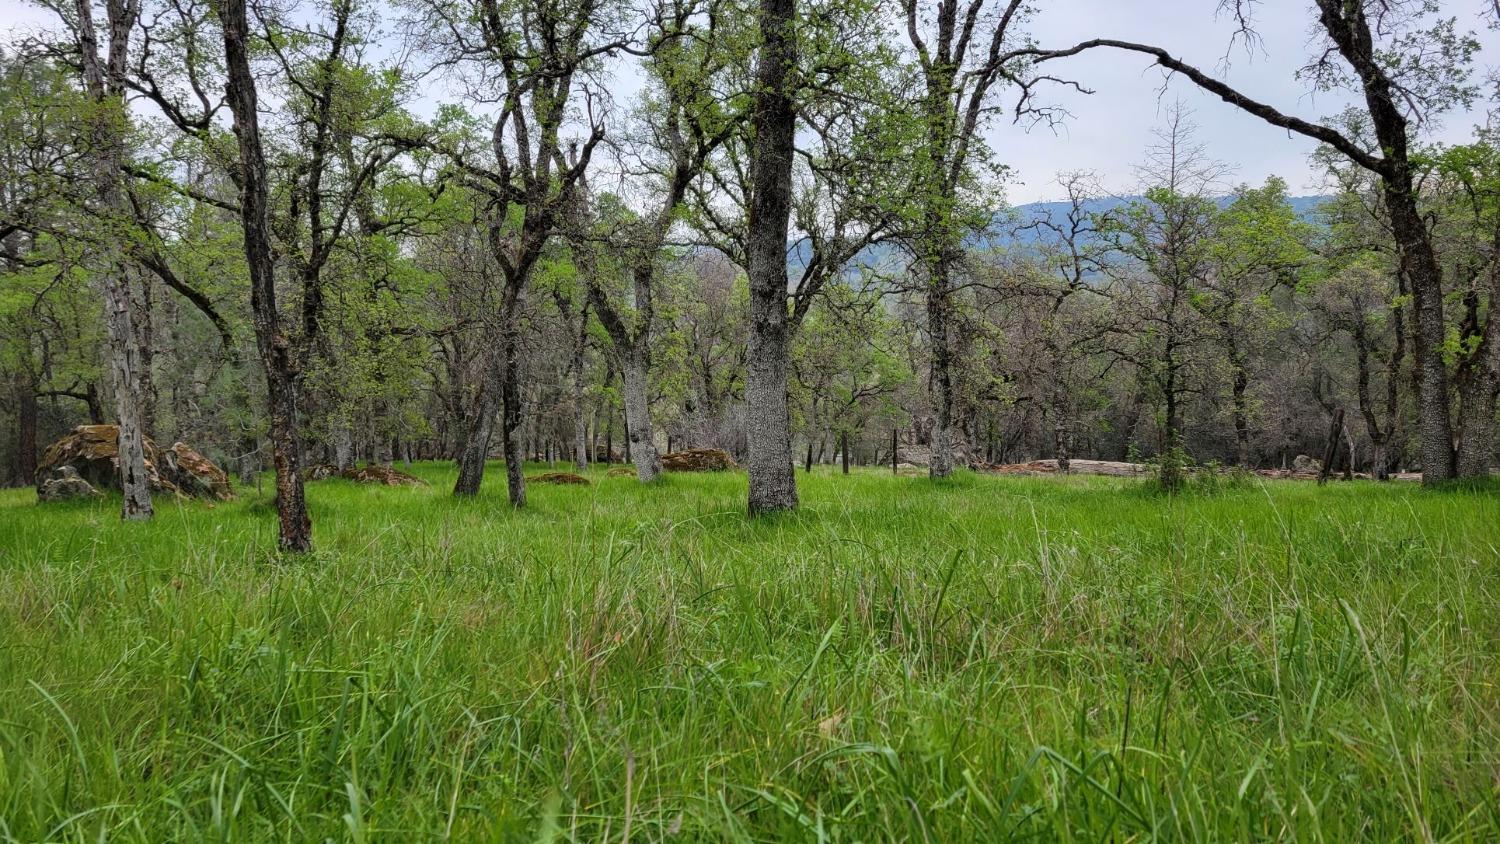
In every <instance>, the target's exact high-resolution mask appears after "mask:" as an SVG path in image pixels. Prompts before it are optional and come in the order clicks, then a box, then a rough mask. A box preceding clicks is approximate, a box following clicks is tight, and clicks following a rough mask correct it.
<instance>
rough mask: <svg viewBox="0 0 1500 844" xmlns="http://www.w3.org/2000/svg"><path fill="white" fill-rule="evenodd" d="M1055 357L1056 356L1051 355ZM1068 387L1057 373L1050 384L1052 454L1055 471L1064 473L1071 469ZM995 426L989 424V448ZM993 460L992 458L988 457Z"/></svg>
mask: <svg viewBox="0 0 1500 844" xmlns="http://www.w3.org/2000/svg"><path fill="white" fill-rule="evenodd" d="M1053 359H1054V360H1056V359H1057V357H1056V356H1054V357H1053ZM1069 404H1070V402H1069V401H1068V389H1067V386H1066V385H1064V384H1063V381H1062V378H1061V375H1060V374H1059V376H1058V379H1057V381H1056V382H1055V383H1054V384H1053V385H1052V454H1053V456H1054V457H1056V458H1057V471H1059V472H1061V473H1063V474H1064V475H1066V474H1069V473H1071V472H1072V471H1073V464H1072V462H1071V460H1072V453H1071V452H1072V448H1071V446H1072V442H1071V440H1072V431H1071V428H1072V426H1071V425H1070V424H1069V422H1070V419H1069V410H1068V406H1069ZM994 439H995V428H994V425H993V424H992V425H991V426H990V446H989V448H990V450H991V451H992V452H993V451H994V448H995V444H994ZM990 462H994V458H991V459H990Z"/></svg>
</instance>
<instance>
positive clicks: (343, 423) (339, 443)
mask: <svg viewBox="0 0 1500 844" xmlns="http://www.w3.org/2000/svg"><path fill="white" fill-rule="evenodd" d="M336 424H337V426H338V427H336V428H335V429H334V431H333V465H334V466H336V467H338V470H339V471H340V472H342V471H343V470H345V469H348V468H349V467H351V466H353V465H354V428H353V426H352V425H350V424H349V421H348V420H340V421H339V422H337V423H336Z"/></svg>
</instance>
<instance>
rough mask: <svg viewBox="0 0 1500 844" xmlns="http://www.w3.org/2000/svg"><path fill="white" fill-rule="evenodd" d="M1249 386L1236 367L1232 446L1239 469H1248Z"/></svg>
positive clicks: (1241, 370)
mask: <svg viewBox="0 0 1500 844" xmlns="http://www.w3.org/2000/svg"><path fill="white" fill-rule="evenodd" d="M1249 386H1250V378H1249V376H1248V375H1246V373H1245V370H1244V368H1242V367H1240V366H1238V365H1237V366H1236V367H1235V370H1234V387H1233V392H1234V410H1233V414H1234V446H1235V449H1234V450H1235V463H1236V465H1238V466H1239V467H1240V468H1241V469H1249V468H1250V412H1249V402H1248V400H1247V399H1246V393H1247V392H1248V389H1249Z"/></svg>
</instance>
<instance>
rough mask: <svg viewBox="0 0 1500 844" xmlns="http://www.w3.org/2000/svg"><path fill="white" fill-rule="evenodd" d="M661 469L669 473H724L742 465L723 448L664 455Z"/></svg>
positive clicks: (699, 449)
mask: <svg viewBox="0 0 1500 844" xmlns="http://www.w3.org/2000/svg"><path fill="white" fill-rule="evenodd" d="M661 467H662V468H663V469H665V470H666V471H668V472H723V471H727V470H729V469H738V468H740V464H738V463H736V462H734V458H733V457H730V456H729V452H727V451H725V450H724V449H722V448H690V449H688V450H686V451H674V452H672V453H671V454H663V455H662V457H661Z"/></svg>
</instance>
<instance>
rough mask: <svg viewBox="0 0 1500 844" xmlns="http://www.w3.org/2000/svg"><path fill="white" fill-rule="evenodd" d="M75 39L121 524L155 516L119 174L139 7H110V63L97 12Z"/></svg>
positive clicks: (116, 1) (80, 9) (116, 2)
mask: <svg viewBox="0 0 1500 844" xmlns="http://www.w3.org/2000/svg"><path fill="white" fill-rule="evenodd" d="M75 8H76V10H77V13H78V20H77V23H76V26H77V36H78V47H79V50H80V56H81V60H82V69H83V77H84V86H85V88H86V90H87V91H88V94H89V98H90V99H91V100H92V110H91V112H90V114H89V124H90V125H89V141H90V144H91V147H92V148H91V149H90V155H91V159H92V166H93V179H94V185H93V188H94V193H95V197H96V199H97V200H98V205H97V209H96V210H97V211H98V213H99V215H100V224H101V228H102V229H103V232H104V236H103V238H101V241H102V242H101V243H100V248H101V251H102V252H103V253H104V256H105V257H104V258H103V260H101V261H100V263H99V271H100V277H101V280H102V283H103V287H104V316H105V324H106V326H107V328H108V333H109V371H110V377H111V381H112V384H113V386H114V399H115V417H116V421H117V422H118V423H119V443H118V449H119V458H118V459H119V465H120V489H121V490H122V491H123V492H124V502H123V504H122V505H121V508H120V517H121V518H123V519H149V518H151V516H152V508H151V489H150V486H149V481H148V479H147V475H146V446H145V434H144V433H143V428H142V426H143V424H144V414H143V412H142V407H141V359H140V351H141V349H140V344H139V342H138V339H137V337H136V331H135V324H134V321H133V318H134V314H133V313H132V307H131V295H130V287H131V284H130V282H131V266H130V262H129V259H128V257H127V256H128V255H129V252H130V241H131V238H130V233H129V232H128V231H127V230H126V220H127V219H129V217H130V214H129V205H128V203H127V200H126V197H125V190H124V186H123V184H121V175H120V173H121V171H120V167H121V165H122V164H123V162H124V157H125V128H126V126H127V125H128V121H129V117H128V115H127V113H126V111H125V100H124V90H125V67H126V60H127V55H128V50H129V39H130V30H131V27H132V26H134V24H135V17H136V11H137V6H136V5H135V4H133V3H132V4H130V5H128V6H127V5H126V3H125V2H122V0H111V2H109V3H108V4H107V10H108V21H107V23H108V26H109V45H108V50H109V55H108V59H107V63H101V62H100V59H99V38H98V34H97V32H96V30H95V28H94V8H93V4H92V3H90V2H88V0H78V2H77V4H76V7H75Z"/></svg>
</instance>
